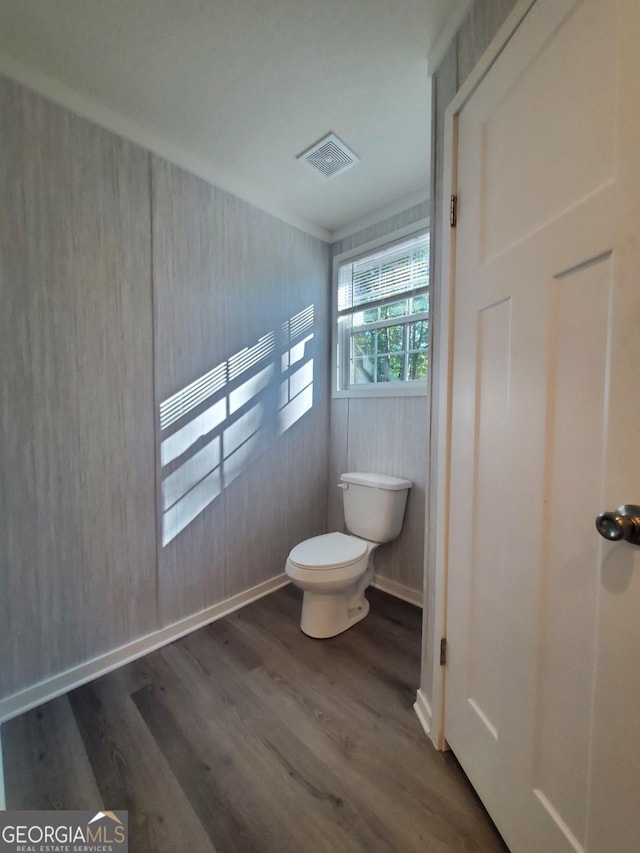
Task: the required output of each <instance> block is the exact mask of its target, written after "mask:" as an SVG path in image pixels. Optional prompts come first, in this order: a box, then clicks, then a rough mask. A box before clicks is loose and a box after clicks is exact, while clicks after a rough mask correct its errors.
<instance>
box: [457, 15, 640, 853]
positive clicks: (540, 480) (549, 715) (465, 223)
mask: <svg viewBox="0 0 640 853" xmlns="http://www.w3.org/2000/svg"><path fill="white" fill-rule="evenodd" d="M639 93H640V3H638V2H637V0H537V2H536V3H535V4H534V5H533V6H532V8H531V9H530V11H529V12H528V14H527V15H526V17H525V18H524V20H523V22H522V23H521V25H520V26H519V28H518V29H517V30H516V32H515V34H514V35H513V37H512V38H511V39H510V40H509V42H508V43H507V44H506V46H505V48H504V50H503V51H502V53H501V54H500V55H499V57H498V59H497V60H496V62H495V63H494V65H493V66H492V67H491V68H490V70H489V71H488V72H487V74H486V76H485V77H484V78H483V80H482V82H481V83H480V84H479V86H478V87H477V88H476V90H475V92H473V94H472V95H471V96H470V97H469V99H468V100H467V102H466V103H465V104H464V106H463V107H461V109H460V111H459V113H458V115H457V117H456V119H455V120H456V121H457V138H458V153H457V195H458V224H457V229H456V232H455V284H454V288H455V296H454V320H453V380H452V392H451V393H452V396H451V457H450V463H451V467H450V471H451V474H450V505H449V522H448V523H449V534H448V600H447V637H448V661H447V681H446V710H445V734H446V738H447V740H448V742H449V744H450V745H451V747H452V749H453V750H454V752H455V754H456V755H457V757H458V759H459V760H460V762H461V764H462V766H463V767H464V769H465V770H466V772H467V774H468V775H469V777H470V779H471V781H472V783H473V784H474V786H475V787H476V789H477V791H478V793H479V795H480V797H481V798H482V799H483V801H484V803H485V805H486V806H487V808H488V810H489V812H490V813H491V815H492V816H493V818H494V820H495V821H496V823H497V826H498V828H499V829H500V830H501V831H502V833H503V835H504V838H505V840H506V842H507V844H508V845H509V846H510V848H511V849H512V851H514V853H520V851H522V853H554V851H559V852H560V851H562V853H564V851H567V853H569V851H583V850H584V851H589V853H635V851H639V850H640V547H639V546H636V545H632V544H628V543H626V542H620V543H611V542H607V541H605V540H604V539H603V538H601V537H600V536H599V535H598V533H597V531H596V529H595V525H594V521H595V517H596V515H597V514H598V513H599V512H601V511H602V510H604V509H607V510H613V509H615V508H616V507H618V506H619V505H621V504H640V97H639Z"/></svg>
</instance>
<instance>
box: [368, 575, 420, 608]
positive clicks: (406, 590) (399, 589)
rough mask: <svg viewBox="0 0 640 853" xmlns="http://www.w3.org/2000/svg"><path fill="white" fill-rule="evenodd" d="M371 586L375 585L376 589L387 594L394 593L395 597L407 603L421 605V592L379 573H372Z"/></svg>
mask: <svg viewBox="0 0 640 853" xmlns="http://www.w3.org/2000/svg"><path fill="white" fill-rule="evenodd" d="M371 586H375V588H376V589H380V590H382V592H387V593H389V595H394V596H395V597H396V598H401V599H402V600H403V601H407V602H408V603H409V604H414V605H415V606H416V607H422V600H423V599H422V592H418V591H417V590H415V589H411V587H410V586H405V585H404V584H402V583H398V582H397V581H392V580H389V578H384V577H382V576H381V575H374V577H373V580H372V582H371Z"/></svg>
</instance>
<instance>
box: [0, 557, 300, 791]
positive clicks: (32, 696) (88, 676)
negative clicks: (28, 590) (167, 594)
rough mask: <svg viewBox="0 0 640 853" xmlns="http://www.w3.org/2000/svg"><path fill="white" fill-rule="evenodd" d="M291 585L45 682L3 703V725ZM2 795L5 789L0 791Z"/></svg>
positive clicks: (237, 599) (260, 588)
mask: <svg viewBox="0 0 640 853" xmlns="http://www.w3.org/2000/svg"><path fill="white" fill-rule="evenodd" d="M288 583H290V581H289V578H288V577H287V576H286V575H285V574H284V572H283V573H282V574H280V575H277V576H276V577H275V578H271V579H270V580H268V581H263V582H262V583H259V584H257V585H256V586H253V587H251V588H250V589H247V590H245V591H244V592H240V593H238V594H237V595H233V596H231V598H227V599H226V600H225V601H221V602H220V603H219V604H214V605H212V606H211V607H207V608H206V609H205V610H201V611H200V612H199V613H195V614H194V615H193V616H188V617H187V618H186V619H181V620H180V621H179V622H174V623H173V624H172V625H167V626H166V627H165V628H161V629H160V630H159V631H154V632H153V633H151V634H147V635H146V636H145V637H141V638H140V639H139V640H134V641H133V642H131V643H127V645H125V646H120V648H118V649H114V650H113V651H111V652H107V653H106V654H103V655H100V656H99V657H97V658H93V660H90V661H87V662H86V663H82V664H79V665H78V666H74V667H72V668H71V669H68V670H66V671H65V672H61V673H59V674H58V675H54V676H53V677H52V678H47V679H45V681H40V682H39V683H38V684H34V685H33V686H32V687H27V688H26V689H24V690H21V691H20V692H19V693H14V694H13V695H12V696H8V697H7V698H6V699H2V700H0V723H4V722H6V721H7V720H10V719H12V718H13V717H17V716H19V715H20V714H23V713H24V712H25V711H30V710H31V709H32V708H36V707H37V706H38V705H42V704H43V703H44V702H48V701H49V700H50V699H55V698H56V696H61V695H62V694H63V693H68V692H69V691H70V690H73V689H74V688H76V687H80V686H81V685H82V684H86V683H87V682H88V681H93V680H94V678H98V677H99V676H101V675H106V674H107V673H108V672H111V671H112V670H114V669H117V668H118V667H120V666H123V665H124V664H126V663H129V662H130V661H133V660H136V659H137V658H140V657H143V656H144V655H147V654H149V652H153V651H155V650H156V649H159V648H161V647H162V646H166V645H167V643H172V642H173V641H174V640H178V639H179V638H180V637H184V636H185V635H186V634H190V633H191V632H192V631H196V630H197V629H198V628H202V627H204V625H208V624H209V623H210V622H214V621H215V620H216V619H221V618H222V617H223V616H227V615H228V614H229V613H233V611H234V610H238V609H239V608H240V607H244V606H245V605H246V604H250V603H251V602H252V601H256V600H257V599H258V598H262V597H263V596H265V595H268V594H269V593H270V592H274V591H275V590H276V589H280V588H281V587H283V586H286V585H287V584H288ZM0 791H1V788H0Z"/></svg>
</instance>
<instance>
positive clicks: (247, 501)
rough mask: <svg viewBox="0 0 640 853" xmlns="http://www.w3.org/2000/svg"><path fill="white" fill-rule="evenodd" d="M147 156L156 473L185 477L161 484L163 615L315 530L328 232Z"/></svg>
mask: <svg viewBox="0 0 640 853" xmlns="http://www.w3.org/2000/svg"><path fill="white" fill-rule="evenodd" d="M152 162H153V268H154V294H155V323H156V331H155V377H156V398H157V399H156V408H157V412H158V418H159V419H160V430H159V432H160V443H159V455H158V478H159V482H160V484H161V486H162V484H164V483H165V482H167V481H168V480H169V478H172V477H178V479H180V478H182V480H183V483H184V485H183V490H182V493H181V492H180V491H179V490H178V491H177V492H176V491H175V490H172V492H171V496H170V497H169V498H168V499H166V500H163V495H162V491H161V492H160V494H159V500H160V506H159V524H160V527H161V528H162V530H163V537H162V547H161V550H160V554H159V561H158V575H159V596H160V613H161V620H162V623H163V624H167V623H169V622H173V621H175V620H176V619H178V618H181V617H182V616H185V615H188V614H190V613H193V612H195V611H197V610H199V609H202V608H204V607H205V606H209V605H211V604H213V603H216V602H218V601H221V600H223V599H225V598H227V597H229V596H231V595H233V594H235V593H237V592H239V591H241V590H243V589H246V588H248V587H250V586H253V585H255V584H257V583H259V582H261V581H263V580H266V579H268V578H271V577H273V576H274V575H276V574H278V573H279V572H281V571H283V569H284V563H285V560H286V557H287V554H288V552H289V550H290V549H291V547H292V546H293V545H294V544H296V543H297V542H299V541H301V540H302V539H304V538H306V537H308V536H312V535H315V534H319V533H322V532H323V531H324V529H325V524H326V488H327V453H328V450H327V448H328V414H327V376H328V367H327V361H328V343H327V334H326V333H327V309H328V305H327V282H328V278H329V272H328V247H327V245H326V244H325V243H322V242H321V241H320V240H317V239H316V238H314V237H311V236H309V235H307V234H304V233H303V232H301V231H298V230H297V229H295V228H292V227H291V226H288V225H286V224H285V223H283V222H281V221H279V220H277V219H275V218H274V217H272V216H269V215H268V214H265V213H263V212H262V211H260V210H258V209H257V208H254V207H252V206H250V205H248V204H246V203H245V202H242V201H240V200H239V199H237V198H234V197H233V196H231V195H229V194H228V193H226V192H224V191H222V190H219V189H218V188H216V187H213V186H211V185H209V184H207V183H205V182H204V181H202V180H200V179H198V178H195V177H194V176H192V175H190V174H188V173H186V172H184V171H183V170H181V169H179V168H177V167H175V166H172V165H170V164H168V163H166V162H164V161H162V160H161V159H160V158H157V157H154V158H153V161H152ZM162 412H164V413H165V423H164V424H163V422H162V420H161V418H162ZM172 413H173V414H172ZM167 421H170V422H167ZM170 447H173V448H174V449H173V450H172V451H171V453H168V452H165V451H166V450H167V448H170ZM194 469H195V470H196V473H195V475H194V476H191V474H190V471H192V470H194ZM181 472H182V473H181Z"/></svg>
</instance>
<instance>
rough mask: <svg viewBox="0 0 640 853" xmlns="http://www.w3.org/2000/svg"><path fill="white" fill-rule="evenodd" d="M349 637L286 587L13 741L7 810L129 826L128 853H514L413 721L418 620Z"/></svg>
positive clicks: (41, 715) (373, 623) (57, 705)
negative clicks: (303, 609)
mask: <svg viewBox="0 0 640 853" xmlns="http://www.w3.org/2000/svg"><path fill="white" fill-rule="evenodd" d="M367 595H368V597H369V599H370V601H371V612H370V614H369V616H368V617H367V618H366V619H364V620H363V621H362V622H360V623H359V624H358V625H356V626H354V627H353V628H351V629H350V630H349V631H347V632H346V633H344V634H342V635H341V636H339V637H334V638H332V639H330V640H312V639H310V638H308V637H306V636H305V635H304V634H302V632H301V631H300V629H299V616H300V605H301V599H300V594H299V591H298V590H296V589H294V588H293V587H291V586H289V587H285V588H284V589H282V590H279V591H278V592H275V593H273V594H272V595H270V596H268V597H267V598H263V599H261V600H260V601H257V602H254V603H253V604H251V605H249V606H248V607H245V608H244V609H242V610H240V611H238V612H236V613H234V614H232V615H230V616H227V617H225V618H224V619H221V620H220V621H218V622H214V623H213V624H212V625H209V626H208V627H207V628H203V629H201V630H199V631H197V632H195V633H193V634H191V635H189V636H188V637H185V638H183V639H182V640H179V641H177V642H175V643H172V644H171V645H169V646H165V647H164V648H163V649H161V650H159V651H157V652H154V653H152V654H150V655H148V656H147V657H145V658H142V659H141V660H139V661H136V662H134V663H132V664H129V665H127V666H126V667H123V668H122V669H120V670H118V671H116V672H114V673H111V674H109V675H106V676H104V677H102V678H100V679H97V680H96V681H94V682H92V683H91V684H88V685H86V686H84V687H81V688H78V689H77V690H74V691H73V692H72V693H70V694H68V695H67V696H63V697H61V698H59V699H55V700H53V701H52V702H49V703H48V704H46V705H43V706H42V707H40V708H38V709H36V710H34V711H31V712H29V713H27V714H24V715H23V716H21V717H18V718H17V719H15V720H12V721H10V722H8V723H6V724H5V725H4V726H3V731H2V741H3V749H4V763H5V777H6V788H7V807H8V808H13V809H31V808H40V809H90V808H98V807H100V808H107V809H127V810H128V811H129V826H130V836H131V842H130V850H131V851H132V853H165V851H166V853H211V851H218V853H228V851H241V852H242V853H252V852H253V851H255V853H272V851H273V853H276V851H277V853H289V852H291V853H362V851H367V853H370V851H375V853H377V851H380V853H382V852H383V851H387V853H400V851H402V853H414V851H415V853H438V851H481V853H491V852H492V851H506V850H507V848H506V847H505V846H504V844H503V842H502V840H501V839H500V837H499V835H498V834H497V832H496V830H495V828H494V827H493V824H492V823H491V821H490V820H489V818H488V816H487V814H486V812H485V811H484V809H483V808H482V805H481V804H480V802H479V801H478V799H477V797H476V795H475V793H474V792H473V790H472V788H471V786H470V785H469V783H468V781H467V779H466V777H465V776H464V774H463V773H462V771H461V769H460V767H459V766H458V764H457V762H456V760H455V758H454V757H453V756H452V755H451V754H442V753H438V752H436V751H435V750H434V749H433V748H432V747H431V746H430V744H429V742H428V741H427V739H426V737H425V735H424V733H423V732H422V729H421V728H420V724H419V723H418V720H417V718H416V716H415V714H414V712H413V710H412V704H413V701H414V699H415V692H416V688H417V686H418V679H419V671H420V660H419V656H420V612H419V611H418V610H417V609H416V608H414V607H412V606H411V605H408V604H405V603H404V602H401V601H398V600H397V599H394V598H392V597H390V596H388V595H385V594H384V593H381V592H380V591H378V590H374V589H371V590H369V592H368V593H367Z"/></svg>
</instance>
